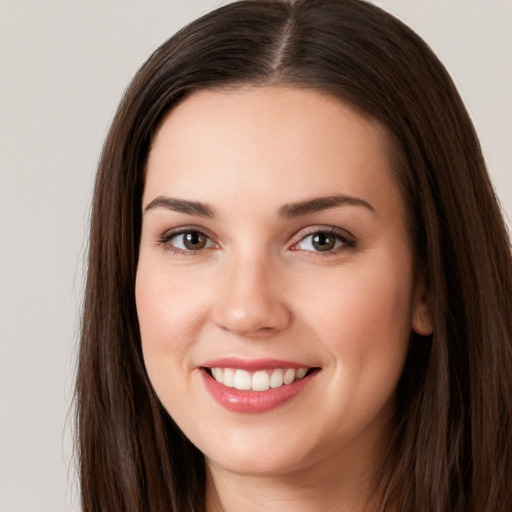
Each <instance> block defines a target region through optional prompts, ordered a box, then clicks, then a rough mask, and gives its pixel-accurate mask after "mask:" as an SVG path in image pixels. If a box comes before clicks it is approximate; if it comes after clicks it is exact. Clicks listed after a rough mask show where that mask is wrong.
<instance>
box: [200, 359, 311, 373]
mask: <svg viewBox="0 0 512 512" xmlns="http://www.w3.org/2000/svg"><path fill="white" fill-rule="evenodd" d="M198 366H199V367H202V368H235V369H240V370H247V371H258V370H272V369H275V368H294V369H296V370H298V369H300V368H312V366H311V365H309V364H304V363H296V362H293V361H283V360H280V359H266V358H264V359H240V358H237V357H223V358H220V359H212V360H210V361H204V362H203V363H201V364H200V365H198Z"/></svg>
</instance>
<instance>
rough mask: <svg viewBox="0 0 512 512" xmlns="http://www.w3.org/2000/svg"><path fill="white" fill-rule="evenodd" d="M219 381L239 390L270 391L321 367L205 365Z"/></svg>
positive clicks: (207, 370) (295, 380) (210, 373)
mask: <svg viewBox="0 0 512 512" xmlns="http://www.w3.org/2000/svg"><path fill="white" fill-rule="evenodd" d="M203 370H204V371H205V372H206V373H207V374H208V375H209V376H210V377H211V378H213V379H215V380H216V381H217V382H218V383H220V384H223V385H224V386H226V387H228V388H234V389H237V390H239V391H268V390H270V389H276V388H280V387H282V386H287V385H290V384H293V383H294V382H297V381H299V380H302V379H304V378H305V377H307V376H309V375H311V374H312V373H313V372H316V371H318V370H319V368H298V369H295V368H274V369H268V370H258V371H255V372H251V371H247V370H242V369H239V368H221V367H211V368H210V367H203Z"/></svg>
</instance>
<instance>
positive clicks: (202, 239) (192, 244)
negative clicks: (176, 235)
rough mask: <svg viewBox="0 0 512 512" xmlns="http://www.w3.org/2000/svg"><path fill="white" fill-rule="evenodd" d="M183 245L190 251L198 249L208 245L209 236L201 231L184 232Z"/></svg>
mask: <svg viewBox="0 0 512 512" xmlns="http://www.w3.org/2000/svg"><path fill="white" fill-rule="evenodd" d="M182 236H183V245H184V246H185V248H186V249H188V250H189V251H197V250H198V249H203V248H204V247H206V242H207V241H208V237H207V236H206V235H205V234H204V233H201V232H200V231H190V232H189V233H183V235H182Z"/></svg>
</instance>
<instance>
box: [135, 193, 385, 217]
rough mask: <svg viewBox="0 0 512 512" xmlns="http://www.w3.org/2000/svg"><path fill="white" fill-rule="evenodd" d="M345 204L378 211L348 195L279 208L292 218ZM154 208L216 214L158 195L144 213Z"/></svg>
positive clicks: (198, 205) (204, 207)
mask: <svg viewBox="0 0 512 512" xmlns="http://www.w3.org/2000/svg"><path fill="white" fill-rule="evenodd" d="M344 205H348V206H362V207H364V208H367V209H368V210H370V211H371V212H373V213H376V212H375V208H374V207H373V206H372V205H371V204H370V203H368V202H366V201H364V200H363V199H359V198H358V197H352V196H347V195H333V196H326V197H315V198H313V199H307V200H305V201H300V202H297V203H289V204H285V205H284V206H283V207H282V208H280V210H279V217H280V218H285V219H291V218H295V217H300V216H302V215H309V214H312V213H317V212H320V211H322V210H327V209H329V208H335V207H337V206H344ZM154 208H165V209H167V210H172V211H175V212H179V213H185V214H188V215H198V216H199V217H208V218H212V217H215V216H216V211H215V208H214V207H213V206H211V205H209V204H207V203H201V202H199V201H188V200H186V199H178V198H177V197H168V196H158V197H156V198H155V199H153V201H151V202H150V203H149V204H148V205H147V206H146V207H145V208H144V213H146V212H147V211H148V210H152V209H154Z"/></svg>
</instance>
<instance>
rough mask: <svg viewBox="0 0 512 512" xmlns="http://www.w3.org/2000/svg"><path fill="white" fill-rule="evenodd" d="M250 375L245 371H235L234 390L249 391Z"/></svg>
mask: <svg viewBox="0 0 512 512" xmlns="http://www.w3.org/2000/svg"><path fill="white" fill-rule="evenodd" d="M251 384H252V383H251V374H250V373H249V372H246V371H245V370H237V371H236V373H235V382H234V387H235V389H239V390H240V391H248V390H250V389H251Z"/></svg>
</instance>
